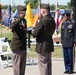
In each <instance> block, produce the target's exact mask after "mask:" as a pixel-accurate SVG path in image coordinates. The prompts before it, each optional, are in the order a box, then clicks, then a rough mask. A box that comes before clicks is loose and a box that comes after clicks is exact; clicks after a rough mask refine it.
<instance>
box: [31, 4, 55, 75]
mask: <svg viewBox="0 0 76 75" xmlns="http://www.w3.org/2000/svg"><path fill="white" fill-rule="evenodd" d="M41 9H45V10H48V14H46V15H44V16H43V15H42V14H41V16H42V17H41V18H40V19H39V20H38V22H37V24H36V26H35V28H34V31H33V33H32V35H33V37H34V38H36V52H37V53H38V62H39V69H40V75H52V68H51V67H52V64H51V52H53V51H54V45H53V40H52V35H53V33H54V30H55V21H54V19H53V18H52V17H51V15H49V11H50V6H49V5H48V4H42V5H41ZM41 12H44V11H41Z"/></svg>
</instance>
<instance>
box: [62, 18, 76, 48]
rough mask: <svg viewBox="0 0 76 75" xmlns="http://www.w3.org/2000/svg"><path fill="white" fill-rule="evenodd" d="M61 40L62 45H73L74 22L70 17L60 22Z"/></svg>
mask: <svg viewBox="0 0 76 75" xmlns="http://www.w3.org/2000/svg"><path fill="white" fill-rule="evenodd" d="M61 42H62V46H63V47H73V45H74V43H76V23H75V22H74V21H72V20H71V19H70V20H68V21H64V22H63V23H62V26H61Z"/></svg>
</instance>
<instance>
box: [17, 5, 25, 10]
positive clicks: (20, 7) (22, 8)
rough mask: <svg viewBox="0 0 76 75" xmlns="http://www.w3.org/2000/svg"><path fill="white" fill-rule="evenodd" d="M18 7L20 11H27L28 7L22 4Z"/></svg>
mask: <svg viewBox="0 0 76 75" xmlns="http://www.w3.org/2000/svg"><path fill="white" fill-rule="evenodd" d="M17 9H18V11H26V7H25V6H21V5H18V6H17Z"/></svg>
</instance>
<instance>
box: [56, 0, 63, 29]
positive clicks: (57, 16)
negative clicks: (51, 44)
mask: <svg viewBox="0 0 76 75" xmlns="http://www.w3.org/2000/svg"><path fill="white" fill-rule="evenodd" d="M61 21H62V16H61V14H60V10H59V8H58V1H57V4H56V12H55V23H56V30H58V27H59V25H60V23H61Z"/></svg>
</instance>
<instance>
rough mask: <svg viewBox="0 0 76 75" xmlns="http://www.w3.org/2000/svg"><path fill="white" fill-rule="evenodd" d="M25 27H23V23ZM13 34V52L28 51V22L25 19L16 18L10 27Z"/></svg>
mask: <svg viewBox="0 0 76 75" xmlns="http://www.w3.org/2000/svg"><path fill="white" fill-rule="evenodd" d="M21 21H23V23H24V27H23V26H22V22H21ZM10 28H11V29H12V32H13V38H12V40H11V48H12V50H25V49H26V30H27V27H26V20H25V19H24V18H20V17H16V18H15V19H14V20H13V21H12V22H11V25H10Z"/></svg>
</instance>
